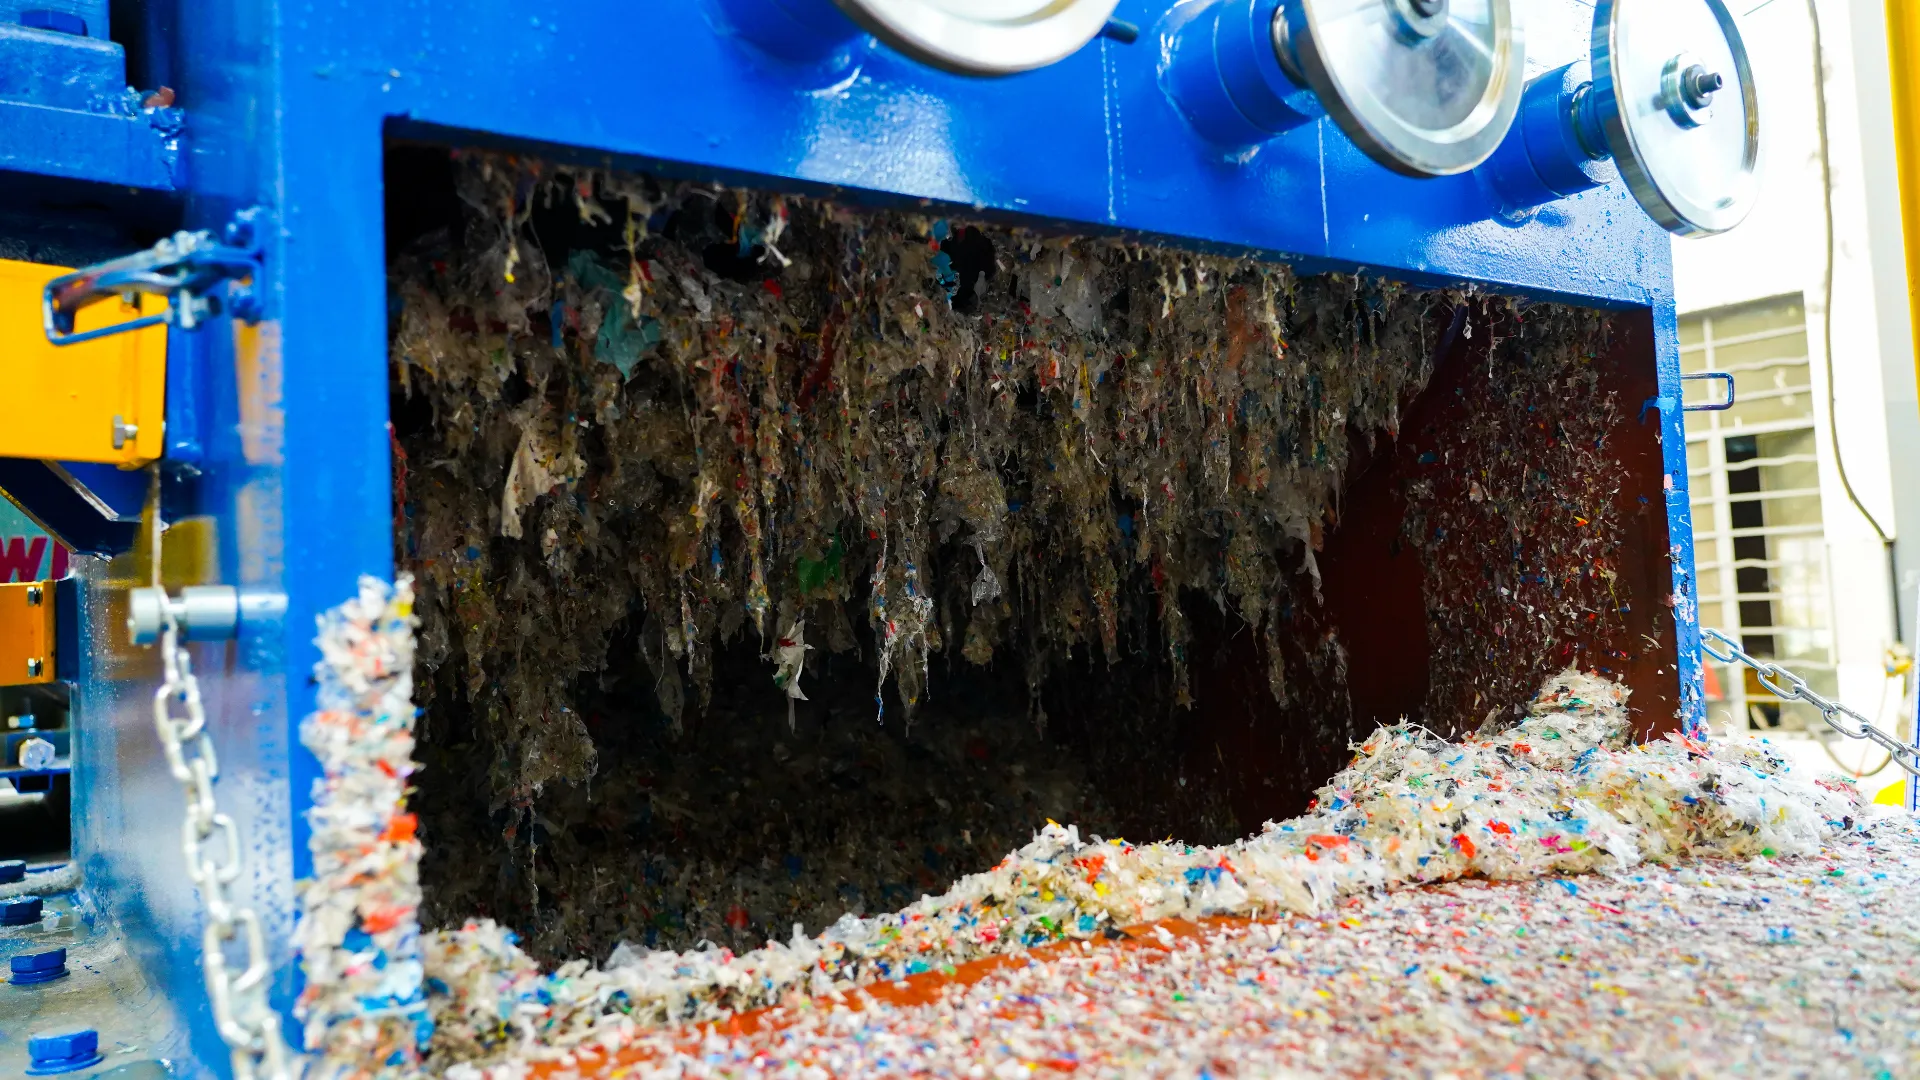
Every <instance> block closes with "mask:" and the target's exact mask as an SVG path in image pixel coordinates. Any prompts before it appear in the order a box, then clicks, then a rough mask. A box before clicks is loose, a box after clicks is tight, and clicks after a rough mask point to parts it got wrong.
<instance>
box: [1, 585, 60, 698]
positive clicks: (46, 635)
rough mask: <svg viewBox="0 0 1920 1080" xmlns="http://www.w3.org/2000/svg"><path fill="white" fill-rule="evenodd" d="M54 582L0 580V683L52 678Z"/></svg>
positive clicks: (20, 684)
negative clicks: (5, 582)
mask: <svg viewBox="0 0 1920 1080" xmlns="http://www.w3.org/2000/svg"><path fill="white" fill-rule="evenodd" d="M53 640H54V638H53V582H51V581H22V582H19V583H8V584H0V686H24V685H26V684H27V683H48V682H52V681H53Z"/></svg>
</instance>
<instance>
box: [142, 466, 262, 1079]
mask: <svg viewBox="0 0 1920 1080" xmlns="http://www.w3.org/2000/svg"><path fill="white" fill-rule="evenodd" d="M153 486H154V496H155V497H154V498H153V499H152V502H151V507H150V509H151V511H152V514H153V519H152V520H153V589H154V591H155V592H156V593H157V594H158V595H157V596H156V599H157V600H159V601H160V612H161V619H162V629H161V633H160V663H161V668H162V671H163V672H164V673H165V679H164V681H163V682H162V683H161V685H160V689H159V690H158V691H156V692H155V693H154V695H153V722H154V727H155V728H156V729H157V730H158V731H159V733H160V747H161V749H162V750H164V751H165V752H166V757H167V768H168V769H169V770H170V771H171V772H172V773H173V778H174V779H175V780H178V781H179V782H180V783H181V785H182V786H183V787H184V788H185V792H186V797H187V817H186V822H185V823H184V826H183V827H182V829H181V848H182V850H183V852H184V853H185V855H186V859H187V877H188V878H189V879H191V880H192V881H193V884H194V886H195V887H196V888H198V889H199V890H200V901H201V904H202V905H203V906H204V907H205V908H206V915H207V927H206V931H205V933H204V934H202V935H201V939H200V966H201V968H202V970H203V972H204V973H205V975H206V979H207V997H208V998H209V999H211V1001H212V1005H213V1023H214V1027H215V1028H216V1029H217V1030H218V1031H219V1032H220V1038H221V1041H223V1042H225V1043H226V1044H227V1048H228V1050H229V1051H231V1053H232V1055H233V1075H234V1080H291V1078H292V1077H293V1076H294V1070H293V1062H292V1060H291V1055H289V1053H288V1051H287V1044H286V1042H285V1041H284V1040H283V1039H281V1037H280V1014H278V1013H276V1012H274V1011H273V1007H272V1005H270V1004H269V1003H268V1001H267V984H268V980H269V979H270V978H271V977H272V975H273V964H272V962H271V961H270V960H269V958H268V956H267V941H266V934H265V933H264V932H263V931H262V929H261V926H260V916H259V914H258V913H256V912H255V911H254V910H253V909H252V908H249V907H247V906H245V905H244V904H240V903H238V902H236V901H235V900H234V898H233V897H232V896H231V895H230V894H229V892H228V889H229V887H230V886H232V885H233V883H234V882H235V881H236V880H238V879H239V877H240V831H239V829H238V827H237V826H236V825H235V824H234V820H233V818H232V817H231V816H229V815H227V814H223V813H221V812H220V810H219V807H218V806H217V805H216V804H215V802H214V797H213V782H214V780H215V779H216V778H217V777H218V776H219V775H220V765H219V759H218V758H216V757H215V756H214V751H213V739H212V737H211V736H209V734H208V733H207V711H206V707H205V705H204V704H203V703H202V701H201V698H200V680H199V679H197V678H195V677H194V674H193V659H192V657H190V656H189V655H188V654H187V650H186V649H184V648H182V647H181V644H180V624H179V621H178V620H177V619H176V618H175V616H174V611H173V605H172V604H170V603H168V602H167V595H166V592H165V590H164V589H163V588H162V587H161V584H160V528H161V526H160V502H159V498H158V494H159V491H158V489H159V473H158V470H156V471H155V474H154V482H153ZM234 942H237V943H239V946H240V950H241V952H242V953H244V955H245V960H246V962H245V966H244V967H242V968H241V969H240V970H239V972H238V973H236V972H235V971H234V970H233V969H232V968H231V967H230V966H229V965H228V962H227V946H228V945H229V944H230V943H234Z"/></svg>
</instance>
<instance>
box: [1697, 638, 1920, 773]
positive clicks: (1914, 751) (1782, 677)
mask: <svg viewBox="0 0 1920 1080" xmlns="http://www.w3.org/2000/svg"><path fill="white" fill-rule="evenodd" d="M1715 641H1718V642H1719V643H1720V644H1722V645H1724V646H1726V650H1727V651H1726V652H1724V653H1723V652H1721V651H1720V650H1719V649H1716V648H1714V647H1713V644H1712V642H1715ZM1700 648H1702V649H1703V650H1705V651H1706V654H1707V655H1708V656H1711V657H1713V658H1714V659H1715V660H1718V661H1720V662H1721V663H1723V664H1745V665H1746V666H1748V667H1750V668H1752V669H1753V670H1754V671H1755V672H1757V673H1758V679H1759V682H1760V685H1761V686H1764V687H1766V688H1767V689H1768V690H1769V691H1771V692H1772V693H1773V696H1774V697H1777V698H1782V699H1784V700H1787V701H1804V702H1806V703H1807V704H1809V705H1811V706H1813V707H1814V708H1816V709H1819V710H1820V717H1821V719H1823V720H1825V721H1826V722H1827V726H1828V727H1830V728H1832V729H1833V730H1835V731H1837V732H1839V733H1840V734H1842V735H1845V736H1846V737H1847V738H1849V739H1866V740H1867V741H1869V742H1872V743H1877V744H1878V745H1879V746H1880V748H1881V749H1882V750H1885V751H1886V752H1887V753H1888V754H1890V755H1891V756H1892V757H1893V761H1894V764H1896V765H1898V766H1900V767H1901V768H1903V769H1905V770H1907V773H1908V774H1909V775H1911V776H1920V747H1912V746H1906V745H1903V744H1902V743H1901V742H1900V740H1898V739H1896V738H1894V737H1893V736H1891V735H1889V734H1887V733H1886V732H1884V731H1881V730H1880V729H1879V728H1877V727H1875V726H1874V725H1873V721H1871V720H1868V719H1867V718H1866V717H1864V716H1862V715H1860V714H1859V713H1857V712H1855V711H1853V710H1852V709H1849V708H1847V707H1846V706H1845V705H1842V704H1840V703H1838V702H1834V701H1828V700H1827V699H1826V698H1824V697H1821V696H1820V695H1819V694H1816V693H1814V691H1813V688H1812V687H1810V686H1808V685H1807V680H1805V679H1802V678H1801V677H1800V676H1798V675H1795V674H1794V673H1793V672H1791V671H1788V670H1787V669H1786V668H1783V667H1781V666H1780V665H1779V664H1775V663H1771V662H1769V661H1766V660H1761V659H1759V658H1758V657H1754V656H1749V655H1747V653H1746V650H1744V649H1742V648H1741V647H1740V644H1739V642H1736V641H1734V640H1733V639H1732V638H1730V637H1728V636H1727V635H1725V634H1723V633H1721V632H1720V631H1718V630H1710V629H1708V628H1706V627H1704V626H1703V627H1701V628H1700ZM1841 717H1844V718H1845V719H1847V720H1851V721H1853V723H1854V724H1855V725H1856V726H1855V727H1851V728H1849V727H1848V726H1847V725H1846V723H1845V722H1844V721H1843V720H1842V719H1840V718H1841Z"/></svg>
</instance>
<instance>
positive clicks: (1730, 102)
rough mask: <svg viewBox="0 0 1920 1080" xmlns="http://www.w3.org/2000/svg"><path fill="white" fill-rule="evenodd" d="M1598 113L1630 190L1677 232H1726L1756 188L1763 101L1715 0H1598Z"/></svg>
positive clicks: (1729, 18)
mask: <svg viewBox="0 0 1920 1080" xmlns="http://www.w3.org/2000/svg"><path fill="white" fill-rule="evenodd" d="M1592 93H1593V96H1594V109H1595V116H1596V117H1597V119H1598V121H1599V123H1600V125H1601V127H1602V129H1603V130H1604V131H1605V132H1606V138H1607V146H1608V149H1610V150H1611V151H1612V153H1613V156H1614V160H1615V162H1616V163H1617V164H1618V165H1619V167H1620V174H1621V175H1622V176H1624V177H1625V178H1626V181H1627V186H1628V188H1629V189H1630V190H1631V191H1632V192H1633V197H1634V198H1635V199H1637V200H1639V203H1640V205H1641V206H1642V207H1644V208H1645V209H1646V211H1647V213H1648V214H1649V215H1650V216H1651V217H1652V218H1653V219H1654V220H1655V221H1657V222H1659V223H1660V224H1661V225H1662V226H1663V227H1665V228H1666V229H1668V230H1670V231H1672V232H1674V233H1677V234H1679V235H1681V236H1697V235H1711V234H1714V233H1722V232H1726V231H1727V230H1728V229H1731V228H1733V227H1734V226H1735V225H1738V224H1740V222H1741V221H1742V220H1744V219H1745V218H1746V216H1747V213H1748V212H1749V211H1750V210H1752V209H1753V203H1754V201H1755V199H1756V198H1758V196H1759V190H1760V104H1759V98H1758V95H1757V93H1756V88H1755V85H1754V79H1753V67H1752V65H1751V64H1750V63H1749V62H1748V59H1747V50H1746V45H1745V43H1743V42H1742V41H1741V39H1740V30H1739V27H1738V26H1736V25H1735V24H1734V21H1733V15H1732V13H1731V12H1729V11H1728V10H1727V6H1726V5H1725V4H1724V3H1722V2H1721V0H1599V2H1598V3H1597V4H1596V5H1595V6H1594V11H1593V90H1592Z"/></svg>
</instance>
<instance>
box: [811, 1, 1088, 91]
mask: <svg viewBox="0 0 1920 1080" xmlns="http://www.w3.org/2000/svg"><path fill="white" fill-rule="evenodd" d="M835 3H837V4H839V6H840V10H842V11H844V12H846V13H847V16H848V17H849V18H851V19H853V21H854V22H857V23H859V24H860V26H861V27H862V28H863V29H865V30H866V31H867V32H868V33H870V34H872V35H873V36H874V37H877V38H879V39H880V40H881V41H884V42H886V43H887V44H888V45H891V46H893V47H894V48H895V49H896V50H898V51H900V52H902V53H904V54H906V55H907V56H910V57H912V58H914V59H915V60H918V61H920V62H921V63H923V64H927V65H929V66H932V67H936V68H940V69H942V70H944V71H951V72H954V73H956V74H960V75H1012V74H1014V73H1016V72H1021V71H1031V70H1033V69H1034V68H1041V67H1046V66H1047V65H1048V64H1053V63H1058V62H1059V61H1061V60H1064V59H1066V58H1067V57H1069V56H1071V55H1073V54H1074V53H1075V52H1078V51H1079V49H1080V47H1081V46H1083V45H1085V44H1086V43H1087V42H1089V41H1092V40H1093V39H1094V38H1095V37H1096V36H1098V35H1099V33H1100V31H1101V29H1102V28H1103V27H1105V26H1106V24H1107V19H1108V17H1109V16H1111V15H1112V14H1113V9H1114V7H1115V5H1116V4H1118V3H1119V0H835Z"/></svg>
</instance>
